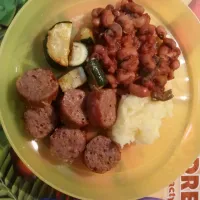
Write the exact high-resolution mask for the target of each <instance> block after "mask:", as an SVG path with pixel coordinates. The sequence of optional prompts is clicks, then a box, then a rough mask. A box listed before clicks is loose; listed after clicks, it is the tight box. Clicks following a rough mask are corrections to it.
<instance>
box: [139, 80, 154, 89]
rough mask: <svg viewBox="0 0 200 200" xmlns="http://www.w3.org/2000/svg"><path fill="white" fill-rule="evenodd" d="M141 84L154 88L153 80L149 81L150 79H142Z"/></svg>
mask: <svg viewBox="0 0 200 200" xmlns="http://www.w3.org/2000/svg"><path fill="white" fill-rule="evenodd" d="M142 85H143V86H144V87H146V88H148V89H149V90H152V89H153V88H154V85H155V84H154V82H153V81H151V80H147V81H146V80H144V79H143V81H142Z"/></svg>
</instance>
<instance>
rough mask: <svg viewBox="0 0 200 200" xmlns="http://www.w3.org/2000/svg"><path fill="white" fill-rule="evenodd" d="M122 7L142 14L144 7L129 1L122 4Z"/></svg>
mask: <svg viewBox="0 0 200 200" xmlns="http://www.w3.org/2000/svg"><path fill="white" fill-rule="evenodd" d="M124 9H125V10H128V11H130V12H132V13H138V14H140V15H142V14H143V13H144V8H143V7H142V6H140V5H138V4H136V3H134V2H130V3H127V4H125V5H124Z"/></svg>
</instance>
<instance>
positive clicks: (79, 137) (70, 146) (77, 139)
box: [50, 127, 86, 163]
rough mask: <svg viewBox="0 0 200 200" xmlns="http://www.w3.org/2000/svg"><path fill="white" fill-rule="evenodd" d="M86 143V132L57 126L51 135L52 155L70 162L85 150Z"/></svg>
mask: <svg viewBox="0 0 200 200" xmlns="http://www.w3.org/2000/svg"><path fill="white" fill-rule="evenodd" d="M85 145H86V138H85V133H84V132H83V131H81V130H79V129H68V128H66V127H62V128H57V129H56V130H55V132H54V133H53V134H52V135H51V137H50V151H51V153H52V155H54V156H56V157H57V158H59V159H61V160H63V161H66V162H68V163H72V162H73V161H74V160H75V159H76V158H77V157H78V156H79V155H80V154H81V153H82V152H83V151H84V149H85Z"/></svg>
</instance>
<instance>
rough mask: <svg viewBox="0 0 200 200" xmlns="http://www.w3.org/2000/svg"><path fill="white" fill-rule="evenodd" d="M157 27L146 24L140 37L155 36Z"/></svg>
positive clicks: (140, 31)
mask: <svg viewBox="0 0 200 200" xmlns="http://www.w3.org/2000/svg"><path fill="white" fill-rule="evenodd" d="M155 30H156V27H155V26H154V25H151V24H145V25H144V26H143V27H141V28H140V29H139V32H138V33H139V35H147V34H148V35H153V34H154V33H155Z"/></svg>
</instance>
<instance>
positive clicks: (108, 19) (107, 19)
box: [101, 10, 115, 28]
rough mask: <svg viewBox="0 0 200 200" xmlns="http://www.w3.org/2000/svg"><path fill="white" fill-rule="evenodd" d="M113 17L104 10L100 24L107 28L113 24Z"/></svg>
mask: <svg viewBox="0 0 200 200" xmlns="http://www.w3.org/2000/svg"><path fill="white" fill-rule="evenodd" d="M114 19H115V16H114V15H113V13H112V11H111V10H104V11H103V12H102V14H101V23H102V25H103V26H104V27H106V28H108V27H109V26H110V25H112V24H113V22H114Z"/></svg>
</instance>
